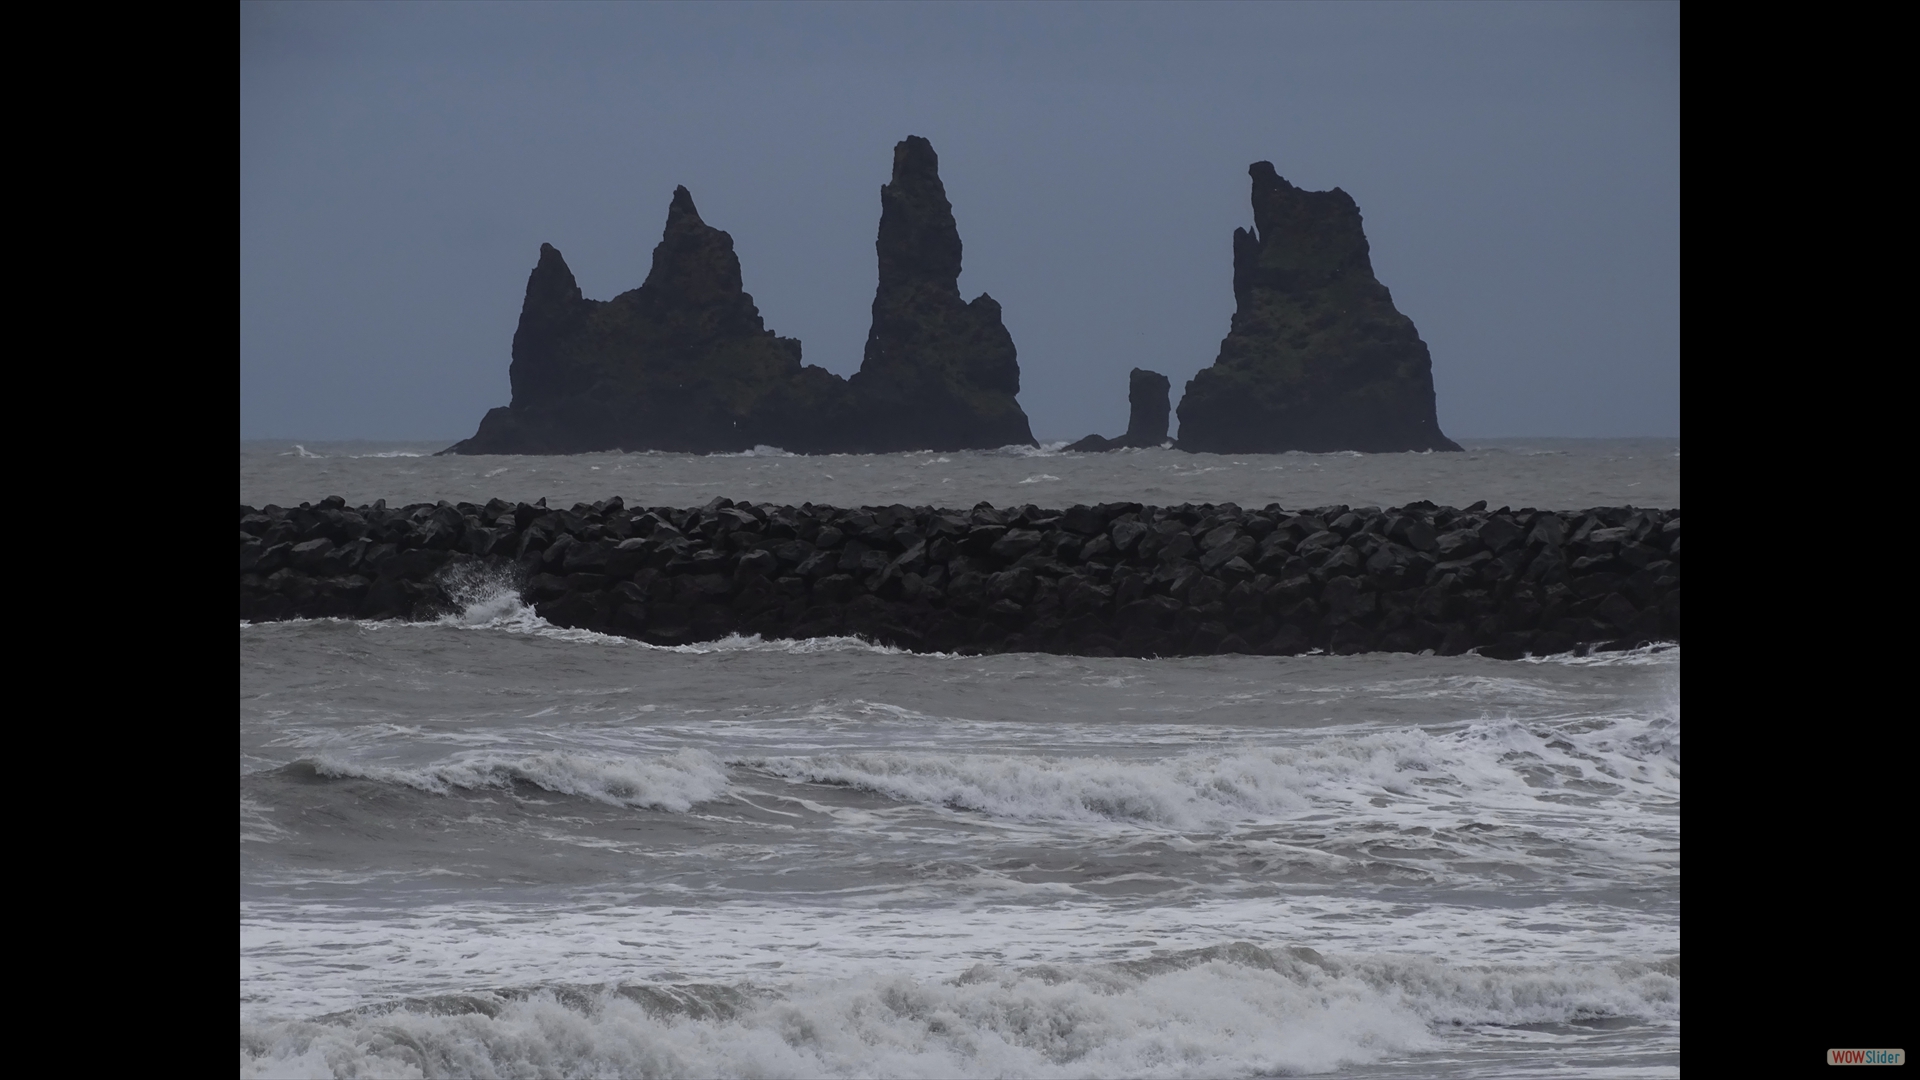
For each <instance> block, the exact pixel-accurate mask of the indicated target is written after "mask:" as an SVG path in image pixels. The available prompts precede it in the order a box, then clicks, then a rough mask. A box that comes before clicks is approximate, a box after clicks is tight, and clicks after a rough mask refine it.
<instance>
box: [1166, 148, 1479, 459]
mask: <svg viewBox="0 0 1920 1080" xmlns="http://www.w3.org/2000/svg"><path fill="white" fill-rule="evenodd" d="M1248 172H1249V173H1250V174H1251V175H1252V177H1253V218H1254V231H1252V232H1248V231H1247V230H1245V229H1235V230H1234V232H1233V294H1234V299H1235V301H1236V302H1237V305H1238V306H1237V308H1236V310H1235V311H1234V314H1233V323H1232V327H1231V329H1230V331H1229V332H1228V334H1227V337H1226V339H1225V340H1224V341H1222V342H1221V343H1220V355H1219V357H1218V358H1217V359H1215V360H1214V362H1213V366H1212V367H1208V368H1204V369H1202V370H1201V371H1200V372H1199V373H1198V374H1196V375H1195V376H1194V377H1193V380H1192V381H1191V382H1189V383H1187V390H1186V395H1185V396H1184V397H1183V398H1182V399H1181V401H1180V408H1179V415H1180V440H1179V447H1180V448H1181V449H1182V450H1191V451H1197V452H1211V453H1236V454H1238V453H1278V452H1283V451H1287V450H1304V451H1311V452H1328V451H1336V450H1359V451H1366V452H1376V453H1388V452H1398V451H1407V450H1458V449H1460V447H1459V446H1458V445H1457V444H1455V443H1454V442H1453V441H1452V440H1450V439H1448V438H1447V437H1446V436H1445V435H1443V434H1441V433H1440V424H1439V420H1438V417H1437V416H1436V415H1435V412H1434V398H1433V361H1432V358H1431V357H1430V356H1429V355H1428V353H1427V345H1426V343H1425V342H1423V341H1421V340H1420V335H1419V333H1418V332H1417V331H1416V330H1415V329H1414V326H1413V321H1412V320H1410V319H1408V318H1407V317H1406V316H1405V315H1402V314H1401V313H1400V312H1399V311H1398V310H1396V309H1395V308H1394V306H1393V297H1392V296H1391V294H1389V293H1388V292H1387V288H1386V286H1384V285H1382V284H1380V282H1379V281H1378V280H1377V279H1376V278H1375V277H1374V276H1373V263H1372V261H1371V259H1370V258H1369V257H1368V248H1367V238H1366V234H1365V232H1364V231H1363V230H1362V228H1361V220H1360V208H1359V207H1358V206H1356V205H1355V204H1354V201H1353V199H1352V197H1351V196H1349V195H1348V194H1347V193H1346V192H1344V191H1341V190H1340V189H1339V188H1334V189H1333V190H1332V191H1303V190H1301V189H1300V188H1297V187H1294V186H1293V185H1292V184H1289V183H1288V182H1287V181H1286V180H1284V179H1282V178H1281V177H1280V176H1279V175H1278V174H1276V173H1275V172H1274V169H1273V165H1272V163H1271V162H1266V161H1260V162H1255V163H1254V164H1253V165H1252V166H1251V167H1250V168H1249V169H1248Z"/></svg>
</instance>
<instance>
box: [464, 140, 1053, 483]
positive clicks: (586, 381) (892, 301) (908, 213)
mask: <svg viewBox="0 0 1920 1080" xmlns="http://www.w3.org/2000/svg"><path fill="white" fill-rule="evenodd" d="M880 203H881V214H880V236H879V242H878V244H877V247H878V249H879V256H880V285H879V289H878V291H877V292H876V293H875V296H874V301H873V330H872V332H871V333H870V334H869V336H868V339H867V349H866V357H865V360H864V362H863V363H862V364H861V367H860V371H859V373H858V374H856V375H855V376H854V377H853V379H852V380H851V381H849V380H844V379H841V378H840V377H839V376H836V375H834V374H832V373H831V372H829V371H827V370H826V369H824V368H821V367H816V366H813V365H806V366H802V364H801V362H800V342H799V341H797V340H795V339H793V338H783V337H776V336H775V335H774V332H773V331H771V330H768V329H767V328H766V327H765V325H764V323H763V322H762V320H761V317H760V312H759V309H758V308H757V307H755V306H754V302H753V297H752V296H750V295H748V293H747V292H746V291H745V290H744V288H743V287H742V284H741V277H740V260H739V257H738V256H736V255H735V254H734V250H733V238H732V237H731V236H729V235H728V234H726V233H725V232H722V231H720V230H719V229H715V228H713V227H712V226H710V225H708V224H706V223H705V222H704V221H702V220H700V214H699V211H697V210H696V209H695V208H694V205H693V197H692V195H690V194H688V192H687V189H686V188H684V187H682V188H676V189H675V190H674V193H673V202H672V205H671V206H670V207H669V208H668V210H667V225H666V230H665V232H664V234H663V235H662V237H661V240H660V244H659V246H658V247H656V248H654V250H653V268H652V270H651V272H650V273H649V274H648V275H647V280H646V282H645V283H644V284H642V285H641V286H640V287H639V288H638V289H634V290H632V291H629V292H626V293H622V294H621V295H619V296H617V297H615V298H614V299H612V300H610V301H598V300H588V299H585V298H584V297H582V295H581V292H580V287H579V285H578V284H576V283H575V281H574V278H573V273H572V271H570V270H569V269H568V268H567V264H566V260H565V259H563V258H562V257H561V255H560V252H559V251H558V250H556V249H555V248H554V247H552V246H551V245H547V244H543V245H541V247H540V262H539V265H537V266H535V267H534V270H533V274H532V275H531V276H530V277H529V278H528V279H527V294H526V301H525V304H524V306H523V307H522V309H521V312H520V326H519V329H518V330H516V331H515V333H514V335H513V365H512V367H511V369H510V371H511V376H512V380H513V403H512V404H511V405H510V406H507V407H503V408H497V409H493V410H492V411H490V412H488V413H487V415H486V417H485V418H484V419H482V420H481V422H480V429H479V431H478V432H477V433H475V435H474V436H473V437H472V438H471V439H467V440H464V441H462V442H460V443H457V444H455V445H454V446H452V447H450V448H448V450H447V451H446V452H447V453H460V454H573V453H583V452H588V451H595V450H616V449H621V450H677V451H689V452H695V453H706V452H713V451H728V450H745V449H750V448H752V447H754V446H756V445H763V444H764V445H772V446H780V447H784V448H786V449H788V450H792V451H795V452H797V453H832V452H843V453H879V452H885V451H895V450H921V449H925V450H961V449H969V448H978V449H986V448H993V447H999V446H1004V445H1007V444H1008V443H1025V444H1029V445H1031V444H1032V443H1033V434H1032V432H1031V430H1030V429H1029V428H1028V425H1027V417H1026V414H1025V413H1024V412H1022V411H1021V409H1020V406H1019V404H1018V403H1017V402H1016V401H1015V400H1014V395H1015V394H1017V393H1018V392H1019V390H1020V368H1019V365H1018V364H1017V363H1016V362H1015V353H1014V346H1013V338H1012V336H1011V335H1009V334H1008V333H1007V329H1006V327H1005V326H1004V325H1002V324H1001V321H1000V305H999V304H997V303H995V302H994V300H993V298H992V297H989V296H987V295H985V294H982V295H981V296H980V297H979V298H978V299H976V300H974V301H973V302H972V303H970V304H969V303H965V302H963V301H962V300H961V299H960V290H959V287H958V279H959V276H960V234H959V231H958V229H957V228H956V227H955V225H954V220H953V209H952V207H951V205H950V204H949V203H948V202H947V197H946V190H945V188H944V187H942V185H941V183H940V175H939V159H938V158H937V157H935V155H934V152H933V146H932V145H931V144H930V143H928V142H927V140H925V139H922V138H919V137H917V136H911V137H909V138H908V139H907V140H906V141H904V142H902V143H900V144H899V145H898V146H896V147H895V148H894V164H893V179H892V182H891V183H889V184H887V185H886V186H884V187H882V188H881V189H880Z"/></svg>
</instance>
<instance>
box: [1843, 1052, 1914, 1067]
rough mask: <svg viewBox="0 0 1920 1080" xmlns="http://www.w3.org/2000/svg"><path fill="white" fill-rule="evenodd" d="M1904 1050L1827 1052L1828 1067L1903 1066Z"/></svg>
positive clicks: (1904, 1059) (1905, 1058)
mask: <svg viewBox="0 0 1920 1080" xmlns="http://www.w3.org/2000/svg"><path fill="white" fill-rule="evenodd" d="M1906 1063H1907V1052H1906V1051H1905V1050H1829V1051H1827V1064H1829V1065H1905V1064H1906Z"/></svg>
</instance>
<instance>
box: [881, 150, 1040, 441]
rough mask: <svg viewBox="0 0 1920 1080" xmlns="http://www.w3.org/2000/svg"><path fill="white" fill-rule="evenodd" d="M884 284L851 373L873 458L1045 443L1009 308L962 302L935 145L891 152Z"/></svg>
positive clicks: (884, 197)
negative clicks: (1030, 415) (1030, 408)
mask: <svg viewBox="0 0 1920 1080" xmlns="http://www.w3.org/2000/svg"><path fill="white" fill-rule="evenodd" d="M874 247H875V249H876V250H877V252H878V253H879V257H880V284H879V288H877V289H876V290H875V291H874V296H873V328H872V329H871V330H870V331H869V332H868V334H867V348H866V354H865V356H864V357H863V358H862V360H861V363H860V370H859V372H858V373H856V374H855V375H854V376H853V378H852V380H851V383H852V386H853V391H854V395H855V397H856V398H857V399H858V407H859V410H860V414H861V424H860V434H859V438H858V443H859V445H858V446H856V447H854V449H857V450H859V451H862V452H866V453H884V452H888V451H895V450H967V449H982V450H984V449H992V448H995V447H1000V446H1007V445H1010V444H1016V443H1017V444H1021V445H1026V446H1033V445H1037V444H1036V443H1035V442H1034V439H1033V431H1032V429H1031V427H1029V425H1028V423H1027V414H1026V413H1025V412H1023V411H1022V410H1021V408H1020V404H1019V402H1018V401H1016V400H1015V399H1014V398H1015V395H1017V394H1018V393H1019V392H1020V365H1019V363H1018V362H1017V361H1016V359H1015V351H1014V347H1013V335H1011V334H1009V333H1007V328H1006V326H1005V325H1004V324H1002V323H1001V321H1000V305H999V303H997V302H996V301H995V300H994V299H993V297H991V296H988V295H987V294H985V293H981V294H980V295H979V296H977V297H975V298H974V300H973V301H972V302H971V303H968V302H966V301H963V300H961V299H960V230H959V227H958V226H957V225H956V224H955V223H954V220H953V205H952V204H951V203H949V202H948V201H947V189H946V187H945V185H943V184H941V182H940V158H939V156H938V155H937V154H935V153H934V152H933V144H932V143H930V142H928V141H927V140H926V139H923V138H921V137H920V136H918V135H909V136H907V137H906V138H905V139H904V140H902V141H901V142H900V143H899V144H897V145H896V146H894V148H893V178H892V180H891V181H890V182H889V183H887V184H886V185H885V186H883V187H882V188H881V189H880V235H879V239H878V240H877V241H876V242H875V244H874Z"/></svg>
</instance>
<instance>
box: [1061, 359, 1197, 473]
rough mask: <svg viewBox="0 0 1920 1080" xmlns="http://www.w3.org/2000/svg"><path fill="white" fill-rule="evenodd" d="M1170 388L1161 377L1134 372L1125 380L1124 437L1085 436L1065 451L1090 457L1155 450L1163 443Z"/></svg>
mask: <svg viewBox="0 0 1920 1080" xmlns="http://www.w3.org/2000/svg"><path fill="white" fill-rule="evenodd" d="M1172 388H1173V384H1172V383H1170V382H1168V381H1167V377H1166V376H1165V375H1162V374H1160V373H1159V372H1157V371H1148V370H1146V369H1145V368H1134V369H1133V371H1132V373H1131V374H1130V375H1128V377H1127V404H1128V406H1129V407H1130V408H1129V415H1128V417H1127V433H1126V434H1125V435H1122V436H1120V437H1119V438H1117V439H1103V438H1101V437H1100V436H1098V435H1089V436H1087V437H1086V438H1084V439H1081V440H1080V441H1079V442H1077V443H1074V444H1073V445H1072V446H1069V447H1067V449H1069V450H1079V451H1081V452H1083V453H1093V452H1097V451H1101V450H1120V449H1123V448H1126V447H1148V446H1159V445H1161V444H1162V443H1164V442H1166V441H1167V413H1168V412H1169V411H1170V410H1169V408H1168V405H1167V394H1168V391H1170V390H1171V389H1172Z"/></svg>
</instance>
